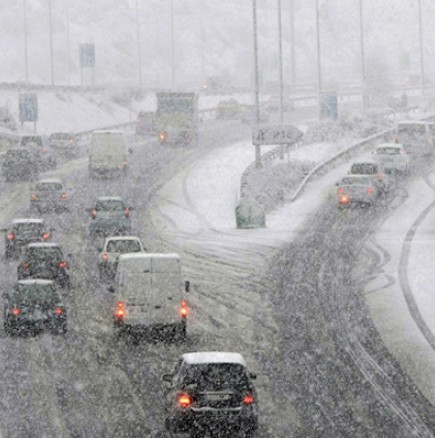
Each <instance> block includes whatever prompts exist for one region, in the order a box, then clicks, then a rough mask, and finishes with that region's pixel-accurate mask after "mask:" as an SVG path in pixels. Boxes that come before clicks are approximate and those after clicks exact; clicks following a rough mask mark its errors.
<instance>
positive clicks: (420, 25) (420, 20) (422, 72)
mask: <svg viewBox="0 0 435 438" xmlns="http://www.w3.org/2000/svg"><path fill="white" fill-rule="evenodd" d="M418 33H419V39H420V75H421V95H422V96H423V97H424V95H425V93H426V82H425V78H424V49H423V24H422V14H421V0H418Z"/></svg>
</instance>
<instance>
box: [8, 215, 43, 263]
mask: <svg viewBox="0 0 435 438" xmlns="http://www.w3.org/2000/svg"><path fill="white" fill-rule="evenodd" d="M1 231H3V232H4V233H5V258H6V259H9V258H11V257H17V256H19V255H20V253H21V250H22V248H23V247H24V246H26V245H27V244H29V243H33V242H47V241H48V240H50V238H51V232H50V231H51V230H50V229H49V228H48V227H47V226H46V225H45V222H44V220H43V219H14V220H13V221H12V222H11V223H10V224H9V225H8V226H7V228H3V229H2V230H1Z"/></svg>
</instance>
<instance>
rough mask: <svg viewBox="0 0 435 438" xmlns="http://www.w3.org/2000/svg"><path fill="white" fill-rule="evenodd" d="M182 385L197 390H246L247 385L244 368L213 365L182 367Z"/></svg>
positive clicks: (236, 365) (237, 365) (222, 364)
mask: <svg viewBox="0 0 435 438" xmlns="http://www.w3.org/2000/svg"><path fill="white" fill-rule="evenodd" d="M183 368H184V369H182V375H183V378H182V380H183V383H184V384H185V385H193V384H195V385H197V386H198V387H199V389H206V390H207V389H208V390H219V389H223V388H237V389H242V388H246V387H247V386H248V385H249V381H248V377H247V375H246V370H245V368H244V367H243V366H242V365H240V364H228V363H217V364H216V363H213V364H195V365H188V366H185V367H183Z"/></svg>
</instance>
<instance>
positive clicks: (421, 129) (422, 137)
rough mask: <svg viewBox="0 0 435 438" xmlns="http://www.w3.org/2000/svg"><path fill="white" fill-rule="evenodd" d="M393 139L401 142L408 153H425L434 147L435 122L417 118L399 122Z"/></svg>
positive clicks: (429, 152)
mask: <svg viewBox="0 0 435 438" xmlns="http://www.w3.org/2000/svg"><path fill="white" fill-rule="evenodd" d="M395 134H396V135H395V138H394V141H395V142H396V143H401V144H403V146H404V147H405V150H406V152H407V153H408V154H411V155H427V154H431V153H432V152H433V149H434V134H435V123H431V122H424V121H419V120H410V121H405V122H399V123H397V125H396V133H395Z"/></svg>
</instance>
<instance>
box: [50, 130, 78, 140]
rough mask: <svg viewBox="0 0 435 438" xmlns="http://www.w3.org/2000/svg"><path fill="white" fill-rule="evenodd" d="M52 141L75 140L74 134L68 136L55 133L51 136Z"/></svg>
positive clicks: (63, 133)
mask: <svg viewBox="0 0 435 438" xmlns="http://www.w3.org/2000/svg"><path fill="white" fill-rule="evenodd" d="M50 138H51V139H52V140H69V139H72V138H74V136H73V135H72V134H68V133H67V132H55V133H54V134H51V135H50Z"/></svg>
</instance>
